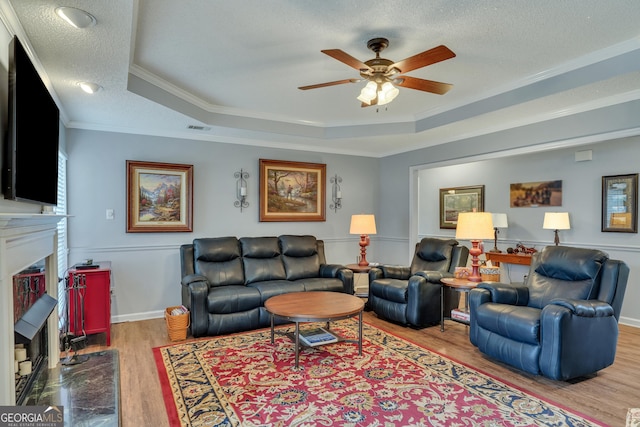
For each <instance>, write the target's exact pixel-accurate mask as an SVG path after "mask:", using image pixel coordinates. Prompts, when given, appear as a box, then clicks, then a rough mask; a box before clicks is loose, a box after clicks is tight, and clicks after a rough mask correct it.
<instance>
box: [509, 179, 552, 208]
mask: <svg viewBox="0 0 640 427" xmlns="http://www.w3.org/2000/svg"><path fill="white" fill-rule="evenodd" d="M509 202H510V203H509V205H510V206H511V207H512V208H538V207H546V206H562V181H561V180H556V181H539V182H518V183H514V184H511V185H510V187H509Z"/></svg>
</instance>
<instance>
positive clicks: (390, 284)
mask: <svg viewBox="0 0 640 427" xmlns="http://www.w3.org/2000/svg"><path fill="white" fill-rule="evenodd" d="M408 288H409V282H408V281H406V280H400V279H385V278H382V279H376V280H374V281H373V282H372V283H371V284H370V285H369V293H370V294H371V295H375V296H376V297H378V298H380V299H383V300H386V301H392V302H396V303H400V304H406V303H407V292H408Z"/></svg>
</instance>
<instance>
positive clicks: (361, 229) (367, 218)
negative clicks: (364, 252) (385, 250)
mask: <svg viewBox="0 0 640 427" xmlns="http://www.w3.org/2000/svg"><path fill="white" fill-rule="evenodd" d="M349 234H361V235H362V234H376V218H375V216H374V215H371V214H365V215H351V227H350V228H349Z"/></svg>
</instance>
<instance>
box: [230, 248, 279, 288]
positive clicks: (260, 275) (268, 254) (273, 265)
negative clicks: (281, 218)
mask: <svg viewBox="0 0 640 427" xmlns="http://www.w3.org/2000/svg"><path fill="white" fill-rule="evenodd" d="M240 245H241V247H242V255H243V257H242V263H243V266H244V275H245V283H247V284H249V283H253V282H260V281H264V280H284V279H285V278H286V275H285V273H284V265H283V263H282V258H281V256H280V247H279V245H278V238H277V237H243V238H241V239H240Z"/></svg>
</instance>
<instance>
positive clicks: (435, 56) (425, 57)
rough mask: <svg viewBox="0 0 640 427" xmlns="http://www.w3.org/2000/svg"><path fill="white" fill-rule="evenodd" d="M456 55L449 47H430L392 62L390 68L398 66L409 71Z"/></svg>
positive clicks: (404, 71) (404, 70) (401, 70)
mask: <svg viewBox="0 0 640 427" xmlns="http://www.w3.org/2000/svg"><path fill="white" fill-rule="evenodd" d="M455 56H456V54H455V53H453V52H452V51H451V50H450V49H449V48H448V47H446V46H445V45H440V46H437V47H434V48H433V49H429V50H427V51H424V52H422V53H419V54H417V55H413V56H410V57H409V58H406V59H403V60H402V61H399V62H396V63H395V64H391V65H390V66H389V69H391V68H394V67H395V68H398V69H399V70H400V72H402V73H408V72H409V71H412V70H415V69H417V68H422V67H426V66H427V65H431V64H435V63H437V62H440V61H444V60H446V59H451V58H454V57H455Z"/></svg>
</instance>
